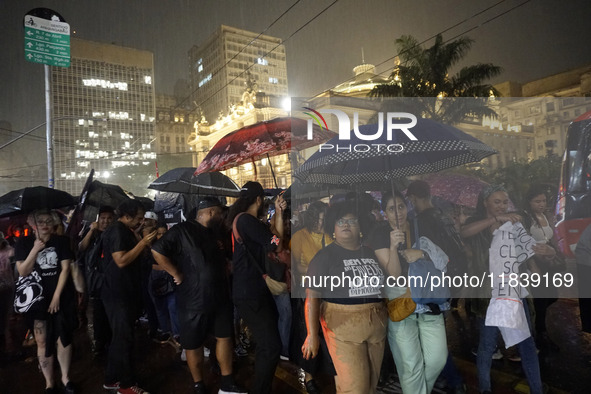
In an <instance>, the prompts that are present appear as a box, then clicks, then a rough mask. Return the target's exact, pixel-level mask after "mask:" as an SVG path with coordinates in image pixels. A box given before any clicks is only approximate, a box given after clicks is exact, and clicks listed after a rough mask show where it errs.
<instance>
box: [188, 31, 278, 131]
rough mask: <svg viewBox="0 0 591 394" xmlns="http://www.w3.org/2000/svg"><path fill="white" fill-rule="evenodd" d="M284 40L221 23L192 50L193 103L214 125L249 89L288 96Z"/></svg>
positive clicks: (190, 70) (191, 78) (190, 63)
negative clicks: (207, 37) (282, 41)
mask: <svg viewBox="0 0 591 394" xmlns="http://www.w3.org/2000/svg"><path fill="white" fill-rule="evenodd" d="M285 56H286V55H285V47H284V46H283V44H282V43H281V39H279V38H275V37H270V36H265V35H260V36H259V35H258V34H257V33H253V32H249V31H246V30H241V29H237V28H234V27H230V26H224V25H221V26H220V27H219V28H218V29H217V30H216V31H215V32H214V33H213V34H212V35H211V36H210V37H209V39H208V40H206V41H205V42H204V43H203V44H201V45H199V46H193V47H192V48H191V49H190V50H189V78H190V85H191V91H192V92H193V93H192V98H193V102H194V104H195V105H197V106H199V107H200V108H201V110H202V111H203V114H204V116H205V118H206V120H207V121H208V122H209V123H210V124H213V123H215V122H216V121H217V119H221V118H222V117H224V116H225V115H227V114H228V113H229V112H232V106H235V105H238V104H239V103H240V101H241V100H242V95H243V93H244V91H245V89H247V88H248V89H252V90H254V91H255V92H265V93H266V94H268V95H274V96H287V63H286V57H285Z"/></svg>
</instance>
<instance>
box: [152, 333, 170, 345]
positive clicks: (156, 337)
mask: <svg viewBox="0 0 591 394" xmlns="http://www.w3.org/2000/svg"><path fill="white" fill-rule="evenodd" d="M150 338H151V339H152V341H154V342H156V343H159V344H164V343H166V342H168V341H169V340H170V334H169V333H167V332H162V331H160V330H158V331H156V332H153V333H152V334H150Z"/></svg>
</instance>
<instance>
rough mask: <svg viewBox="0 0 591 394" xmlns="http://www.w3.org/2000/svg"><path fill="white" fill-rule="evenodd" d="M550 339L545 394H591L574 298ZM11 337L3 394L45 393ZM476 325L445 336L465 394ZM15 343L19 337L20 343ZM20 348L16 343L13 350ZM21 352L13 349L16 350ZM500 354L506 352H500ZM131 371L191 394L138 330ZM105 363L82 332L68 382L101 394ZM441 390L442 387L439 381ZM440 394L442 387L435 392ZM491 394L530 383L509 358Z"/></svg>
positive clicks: (472, 382)
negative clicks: (554, 348) (552, 347)
mask: <svg viewBox="0 0 591 394" xmlns="http://www.w3.org/2000/svg"><path fill="white" fill-rule="evenodd" d="M548 323H549V335H550V337H551V338H552V339H553V340H554V342H556V343H557V344H558V346H559V347H560V350H559V351H557V352H549V353H546V352H541V353H540V366H541V372H542V378H543V381H544V383H545V384H546V385H547V387H548V392H549V393H588V392H589V387H591V373H589V372H590V371H591V363H590V361H591V335H589V334H583V333H581V330H580V322H579V318H578V303H577V300H576V299H560V300H559V301H558V302H556V303H554V304H553V305H552V306H551V307H550V309H549V311H548ZM11 324H12V330H11V338H12V339H13V342H14V343H13V345H14V346H15V348H13V349H9V350H12V351H16V352H17V355H16V357H9V356H11V355H10V354H6V353H5V354H3V355H2V364H1V369H0V393H1V394H31V393H42V392H43V385H44V380H43V376H42V375H41V373H40V372H39V369H38V366H37V360H36V357H35V346H28V347H22V346H21V342H22V339H23V337H24V335H25V331H26V330H25V329H24V326H23V321H22V319H16V320H12V321H11ZM473 325H474V321H473V320H472V319H470V318H469V317H468V316H467V315H466V313H465V311H464V309H463V301H460V308H459V309H458V310H457V311H454V312H450V313H449V314H448V316H447V330H448V341H449V347H450V350H451V352H452V354H453V356H454V360H455V362H456V364H457V367H458V369H459V370H460V372H461V374H462V376H463V377H464V379H465V381H466V384H467V387H468V392H469V393H477V378H476V368H475V357H474V356H473V355H472V353H471V351H472V349H473V348H474V347H475V346H476V343H477V331H476V330H475V329H474V328H473ZM17 337H18V338H17ZM17 342H18V343H17ZM17 345H18V346H17ZM503 353H506V351H504V350H503ZM253 360H254V358H253V355H252V351H251V352H250V354H249V356H247V357H242V358H236V362H235V367H236V370H237V371H238V372H237V380H238V382H239V383H241V384H242V385H244V386H249V384H250V379H251V377H252V374H253ZM135 362H136V366H137V371H138V378H139V381H140V383H141V386H142V387H143V388H145V389H146V390H149V391H150V392H151V393H152V394H154V393H156V394H175V393H178V394H184V393H187V394H188V393H191V389H190V388H191V378H190V374H189V370H188V368H187V366H186V364H184V363H183V362H182V361H181V359H180V354H179V353H178V352H177V350H176V349H175V348H174V346H172V345H170V344H163V345H160V344H156V343H153V342H151V341H150V340H149V338H148V336H147V329H145V327H143V326H140V327H138V329H137V352H136V360H135ZM103 367H104V360H103V359H101V358H94V357H93V354H92V352H91V350H90V340H89V337H88V334H87V332H86V330H82V329H80V330H78V331H77V333H76V341H75V349H74V355H73V363H72V368H71V379H72V381H73V382H74V383H75V384H76V386H77V388H78V392H79V393H88V394H99V393H100V394H105V393H108V391H106V390H104V389H103V388H102V383H103ZM205 368H206V371H207V375H206V380H205V381H206V384H207V385H208V387H209V388H210V392H212V393H213V392H217V390H215V391H214V389H217V387H218V386H217V385H218V382H219V377H218V376H217V375H216V374H215V373H213V372H212V371H211V368H210V362H209V360H208V359H206V366H205ZM275 376H276V379H275V382H274V385H273V392H274V393H281V394H292V393H305V391H304V390H303V387H302V384H301V382H300V379H299V372H298V369H297V368H296V367H295V366H294V365H292V364H291V363H289V362H286V361H281V362H280V364H279V368H278V369H277V372H276V375H275ZM320 383H321V384H322V386H323V388H324V392H325V393H334V384H333V383H332V379H330V378H329V377H323V378H321V379H320ZM442 385H443V382H442ZM436 391H437V392H439V393H443V392H445V388H444V387H443V386H441V387H439V388H438V389H437V390H436ZM381 392H384V393H396V392H400V390H399V387H398V385H397V384H396V382H390V385H389V386H388V387H384V388H383V390H382V391H381ZM493 392H495V393H528V392H529V390H528V388H527V384H526V382H525V380H524V377H523V374H522V372H521V366H520V363H519V362H514V361H509V360H508V359H507V357H504V358H503V359H501V360H496V361H494V362H493Z"/></svg>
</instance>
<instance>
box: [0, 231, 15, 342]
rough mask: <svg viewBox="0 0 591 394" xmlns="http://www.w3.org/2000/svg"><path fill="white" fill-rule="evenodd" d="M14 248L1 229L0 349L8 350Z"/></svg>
mask: <svg viewBox="0 0 591 394" xmlns="http://www.w3.org/2000/svg"><path fill="white" fill-rule="evenodd" d="M13 256H14V248H13V247H12V246H10V244H9V243H8V241H7V240H6V239H5V238H4V233H3V232H2V231H0V350H2V352H6V351H7V348H8V346H7V345H8V343H7V341H6V340H7V338H8V316H9V315H10V310H11V309H12V302H13V300H14V274H13V270H12V266H11V260H12V258H13Z"/></svg>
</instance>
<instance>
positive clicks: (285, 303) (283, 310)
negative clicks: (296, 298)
mask: <svg viewBox="0 0 591 394" xmlns="http://www.w3.org/2000/svg"><path fill="white" fill-rule="evenodd" d="M273 299H274V300H275V305H277V312H278V313H279V322H278V328H279V336H280V337H281V355H282V356H286V357H287V356H289V340H290V336H291V297H290V295H289V293H283V294H279V295H274V296H273Z"/></svg>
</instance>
